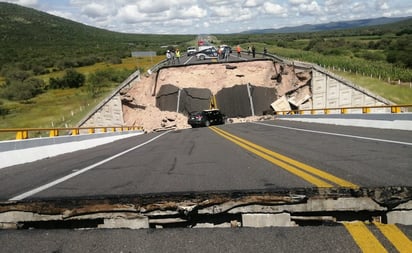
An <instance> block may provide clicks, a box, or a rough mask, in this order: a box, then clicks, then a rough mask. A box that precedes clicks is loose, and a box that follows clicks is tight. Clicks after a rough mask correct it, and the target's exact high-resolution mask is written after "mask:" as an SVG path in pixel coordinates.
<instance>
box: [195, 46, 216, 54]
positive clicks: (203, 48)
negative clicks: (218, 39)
mask: <svg viewBox="0 0 412 253" xmlns="http://www.w3.org/2000/svg"><path fill="white" fill-rule="evenodd" d="M212 47H213V48H214V46H213V45H204V46H199V48H198V51H199V52H200V51H203V50H206V49H209V48H212Z"/></svg>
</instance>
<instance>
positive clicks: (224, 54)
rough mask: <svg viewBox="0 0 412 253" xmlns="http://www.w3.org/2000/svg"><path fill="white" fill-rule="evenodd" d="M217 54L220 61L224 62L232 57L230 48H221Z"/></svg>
mask: <svg viewBox="0 0 412 253" xmlns="http://www.w3.org/2000/svg"><path fill="white" fill-rule="evenodd" d="M217 54H218V57H219V59H224V60H226V61H227V60H228V59H229V55H230V48H229V47H223V48H222V47H219V49H218V50H217Z"/></svg>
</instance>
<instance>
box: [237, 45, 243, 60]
mask: <svg viewBox="0 0 412 253" xmlns="http://www.w3.org/2000/svg"><path fill="white" fill-rule="evenodd" d="M240 51H242V49H241V48H240V45H237V47H236V52H237V57H242V55H241V54H240Z"/></svg>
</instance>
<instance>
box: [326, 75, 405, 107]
mask: <svg viewBox="0 0 412 253" xmlns="http://www.w3.org/2000/svg"><path fill="white" fill-rule="evenodd" d="M333 72H334V73H336V74H337V75H340V76H342V77H344V78H345V79H347V80H349V81H351V82H352V83H354V84H357V85H358V86H360V87H363V88H365V89H367V90H369V91H371V92H372V93H374V94H376V95H379V96H381V97H383V98H386V99H388V100H390V101H392V102H394V103H395V104H401V105H402V104H412V88H411V87H410V84H401V85H399V84H389V83H388V82H386V81H383V80H379V79H377V78H371V77H368V76H362V75H356V74H354V73H349V72H343V71H336V70H334V71H333Z"/></svg>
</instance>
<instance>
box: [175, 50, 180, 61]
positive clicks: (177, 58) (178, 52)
mask: <svg viewBox="0 0 412 253" xmlns="http://www.w3.org/2000/svg"><path fill="white" fill-rule="evenodd" d="M175 55H176V60H177V63H178V64H180V51H179V48H176V54H175Z"/></svg>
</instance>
